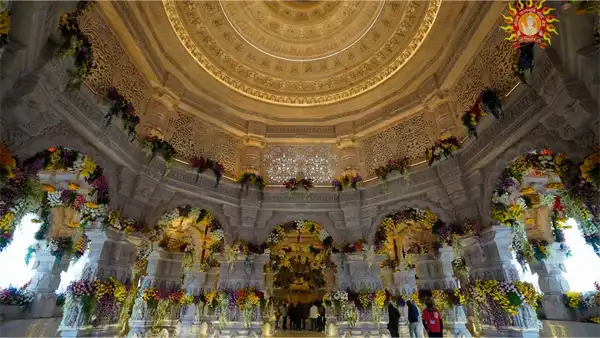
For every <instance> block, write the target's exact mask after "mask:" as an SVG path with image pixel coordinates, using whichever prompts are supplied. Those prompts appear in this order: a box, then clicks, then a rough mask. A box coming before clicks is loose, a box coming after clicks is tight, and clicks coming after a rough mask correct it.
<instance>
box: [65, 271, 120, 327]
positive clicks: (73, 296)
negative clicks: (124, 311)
mask: <svg viewBox="0 0 600 338" xmlns="http://www.w3.org/2000/svg"><path fill="white" fill-rule="evenodd" d="M126 296H127V286H126V285H124V284H123V283H121V282H119V281H117V280H116V279H115V278H114V277H109V279H108V280H107V281H101V280H98V279H96V280H94V281H88V280H84V279H81V280H77V281H73V282H71V283H70V284H69V285H68V286H67V291H66V301H65V304H64V306H63V314H67V313H68V312H69V311H70V309H71V308H72V307H73V306H81V313H82V318H83V324H84V325H90V324H91V325H94V326H98V325H105V324H109V323H112V322H114V319H115V318H118V317H119V312H120V311H121V307H122V304H123V302H124V301H125V298H126Z"/></svg>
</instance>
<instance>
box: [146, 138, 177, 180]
mask: <svg viewBox="0 0 600 338" xmlns="http://www.w3.org/2000/svg"><path fill="white" fill-rule="evenodd" d="M142 152H143V153H144V154H146V159H147V160H148V162H150V161H152V159H153V158H154V157H155V156H156V155H160V156H162V158H163V159H164V160H165V172H164V175H167V174H168V173H169V172H170V171H171V168H172V167H173V163H174V162H175V155H176V154H177V151H175V148H174V147H173V146H172V145H171V143H169V142H167V141H165V140H163V139H160V138H159V137H158V136H148V137H146V139H145V140H144V144H143V146H142Z"/></svg>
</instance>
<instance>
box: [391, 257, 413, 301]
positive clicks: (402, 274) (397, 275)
mask: <svg viewBox="0 0 600 338" xmlns="http://www.w3.org/2000/svg"><path fill="white" fill-rule="evenodd" d="M394 285H395V293H394V295H396V296H399V295H410V294H412V293H415V292H417V273H416V271H415V269H413V268H410V267H406V266H405V265H404V261H400V263H399V264H398V270H397V271H395V272H394Z"/></svg>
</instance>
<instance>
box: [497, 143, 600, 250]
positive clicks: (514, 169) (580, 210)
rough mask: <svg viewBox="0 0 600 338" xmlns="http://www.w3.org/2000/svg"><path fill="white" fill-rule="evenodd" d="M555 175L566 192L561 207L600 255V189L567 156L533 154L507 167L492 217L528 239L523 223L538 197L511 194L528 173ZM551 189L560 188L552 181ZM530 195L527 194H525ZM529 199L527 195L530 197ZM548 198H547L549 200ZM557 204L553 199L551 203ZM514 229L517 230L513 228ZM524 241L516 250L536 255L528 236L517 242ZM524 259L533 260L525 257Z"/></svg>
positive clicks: (561, 192)
mask: <svg viewBox="0 0 600 338" xmlns="http://www.w3.org/2000/svg"><path fill="white" fill-rule="evenodd" d="M531 172H534V173H542V172H547V173H555V174H556V175H557V176H558V177H559V178H560V179H561V182H562V189H561V190H560V191H558V193H559V194H560V195H561V196H562V198H561V200H560V201H559V204H561V205H564V207H561V208H564V209H565V210H566V215H567V216H568V217H573V218H575V219H576V220H577V223H578V226H579V230H580V231H581V233H582V235H583V237H584V239H585V240H586V242H587V243H588V244H589V245H591V246H592V247H593V248H594V251H595V252H596V253H597V254H598V255H600V236H598V232H599V225H600V206H598V204H597V194H598V190H597V189H596V188H595V187H594V185H593V184H592V183H591V182H588V181H586V180H585V179H583V177H582V176H581V172H580V171H579V166H578V165H577V164H575V163H573V162H571V161H569V160H568V159H567V158H566V157H565V156H564V155H562V154H556V155H554V154H553V153H552V152H551V151H550V150H548V149H543V150H541V151H532V152H529V153H528V154H526V155H522V156H519V157H518V158H517V159H516V160H514V161H513V162H511V163H510V164H509V165H508V166H507V168H505V169H504V170H503V172H502V174H501V175H500V178H499V179H498V182H497V184H496V189H495V190H494V192H493V194H492V218H493V219H495V220H497V221H499V222H500V223H502V224H505V225H507V226H513V227H514V226H515V225H517V226H518V229H517V230H518V233H519V236H524V235H525V233H524V229H521V228H523V224H521V223H522V222H521V221H520V219H521V217H522V216H523V214H524V212H525V209H526V207H527V202H526V201H527V200H528V201H529V203H532V202H536V201H535V199H537V198H534V199H532V198H528V197H525V198H524V197H519V198H516V199H515V200H514V201H513V202H511V201H510V195H511V191H512V190H514V188H515V187H516V186H517V185H518V184H519V183H521V182H522V181H523V176H524V175H525V174H526V173H531ZM547 187H548V188H552V189H556V188H558V187H559V186H558V185H557V184H554V182H551V183H549V184H548V185H547ZM525 192H526V193H527V191H525ZM526 196H527V195H526ZM546 199H547V198H546ZM553 202H554V200H553V198H551V199H550V200H549V203H550V204H552V203H553ZM513 230H514V229H513ZM516 242H520V244H517V245H516V246H515V247H514V248H513V249H514V250H516V251H517V254H518V255H519V251H521V250H525V252H527V251H528V252H529V253H533V252H532V250H531V249H528V248H527V247H528V246H529V244H528V242H527V241H526V240H525V239H524V237H522V238H520V239H516ZM525 256H526V257H524V258H527V257H529V258H532V255H529V254H527V255H525Z"/></svg>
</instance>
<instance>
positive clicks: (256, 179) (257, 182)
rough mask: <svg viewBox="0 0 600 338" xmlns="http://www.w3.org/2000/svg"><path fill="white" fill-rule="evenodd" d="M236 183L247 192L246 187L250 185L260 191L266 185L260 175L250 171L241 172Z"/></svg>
mask: <svg viewBox="0 0 600 338" xmlns="http://www.w3.org/2000/svg"><path fill="white" fill-rule="evenodd" d="M238 183H239V184H240V185H241V187H242V190H245V191H246V193H248V188H249V187H250V186H251V185H252V186H254V187H256V188H258V190H260V191H263V190H265V187H266V186H267V182H266V181H265V179H264V178H263V177H262V176H260V175H257V174H255V173H250V172H245V173H242V175H240V178H239V179H238Z"/></svg>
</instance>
